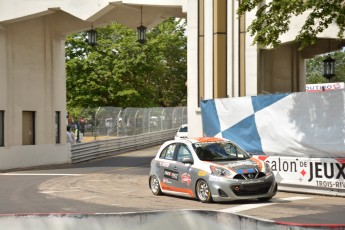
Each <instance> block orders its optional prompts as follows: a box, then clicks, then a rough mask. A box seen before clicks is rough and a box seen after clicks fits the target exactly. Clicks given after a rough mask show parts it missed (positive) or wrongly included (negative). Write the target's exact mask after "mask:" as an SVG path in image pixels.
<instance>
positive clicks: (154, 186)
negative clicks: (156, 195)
mask: <svg viewBox="0 0 345 230" xmlns="http://www.w3.org/2000/svg"><path fill="white" fill-rule="evenodd" d="M158 186H159V182H158V179H157V177H153V178H152V180H151V188H152V191H154V192H157V191H158Z"/></svg>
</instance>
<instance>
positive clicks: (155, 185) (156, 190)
mask: <svg viewBox="0 0 345 230" xmlns="http://www.w3.org/2000/svg"><path fill="white" fill-rule="evenodd" d="M150 189H151V191H152V193H153V194H154V195H156V196H159V195H162V194H163V193H162V190H161V186H160V183H159V180H158V178H157V177H156V176H151V177H150Z"/></svg>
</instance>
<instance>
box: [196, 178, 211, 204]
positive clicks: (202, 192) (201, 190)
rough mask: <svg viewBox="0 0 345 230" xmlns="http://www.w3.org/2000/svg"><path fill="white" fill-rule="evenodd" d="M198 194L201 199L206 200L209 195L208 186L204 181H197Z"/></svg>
mask: <svg viewBox="0 0 345 230" xmlns="http://www.w3.org/2000/svg"><path fill="white" fill-rule="evenodd" d="M198 194H199V197H200V199H201V200H207V199H208V197H209V190H208V186H207V184H206V183H205V182H199V186H198Z"/></svg>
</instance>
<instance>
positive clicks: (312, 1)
mask: <svg viewBox="0 0 345 230" xmlns="http://www.w3.org/2000/svg"><path fill="white" fill-rule="evenodd" d="M254 9H256V19H254V20H253V22H252V23H251V25H250V26H249V27H248V31H249V32H250V34H251V35H252V36H253V37H254V43H255V44H258V45H262V46H266V47H270V46H272V47H276V46H277V45H279V44H280V42H281V41H280V40H279V36H280V35H282V34H284V33H286V32H287V31H288V30H289V24H290V19H291V17H292V16H298V15H301V14H302V13H304V12H305V11H307V10H308V11H310V12H311V13H310V14H309V16H308V18H307V20H306V21H305V23H304V25H303V27H302V29H301V30H300V31H299V34H298V35H297V37H296V38H295V41H296V42H300V44H301V47H300V48H304V47H306V46H308V45H310V44H314V43H315V42H316V36H317V34H319V33H321V32H322V31H324V30H325V29H326V28H327V27H328V26H329V25H330V24H331V23H332V22H333V21H335V22H336V24H337V25H338V26H339V31H338V37H339V38H343V34H344V31H345V4H344V1H341V0H272V1H268V2H267V3H265V1H263V0H242V1H241V3H240V6H239V10H238V14H239V15H243V14H245V13H246V12H249V11H252V10H254Z"/></svg>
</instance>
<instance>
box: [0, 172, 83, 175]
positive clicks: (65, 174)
mask: <svg viewBox="0 0 345 230" xmlns="http://www.w3.org/2000/svg"><path fill="white" fill-rule="evenodd" d="M0 175H1V176H82V175H83V174H67V173H3V174H0Z"/></svg>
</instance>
